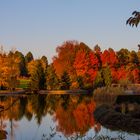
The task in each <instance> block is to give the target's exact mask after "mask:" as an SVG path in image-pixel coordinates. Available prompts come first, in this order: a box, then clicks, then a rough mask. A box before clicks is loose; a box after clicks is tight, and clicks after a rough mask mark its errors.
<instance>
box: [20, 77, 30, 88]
mask: <svg viewBox="0 0 140 140" xmlns="http://www.w3.org/2000/svg"><path fill="white" fill-rule="evenodd" d="M29 83H30V80H29V79H19V86H18V88H22V89H27V88H29Z"/></svg>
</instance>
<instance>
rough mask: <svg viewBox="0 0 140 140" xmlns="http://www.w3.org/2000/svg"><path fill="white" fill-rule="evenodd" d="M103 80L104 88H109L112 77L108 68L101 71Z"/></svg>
mask: <svg viewBox="0 0 140 140" xmlns="http://www.w3.org/2000/svg"><path fill="white" fill-rule="evenodd" d="M102 72H103V79H104V84H105V86H107V87H108V86H110V85H111V83H112V76H111V71H110V68H109V66H107V67H106V68H104V69H103V71H102Z"/></svg>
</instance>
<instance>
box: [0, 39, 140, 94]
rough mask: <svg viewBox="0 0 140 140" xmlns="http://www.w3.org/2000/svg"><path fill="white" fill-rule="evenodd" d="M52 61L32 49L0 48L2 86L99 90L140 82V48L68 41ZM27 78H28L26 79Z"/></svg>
mask: <svg viewBox="0 0 140 140" xmlns="http://www.w3.org/2000/svg"><path fill="white" fill-rule="evenodd" d="M56 52H57V55H56V56H54V57H53V59H52V60H53V61H52V63H51V64H49V63H48V60H47V57H46V56H42V57H41V58H38V59H35V58H34V57H33V54H32V53H31V52H28V53H27V54H26V55H24V54H23V53H22V52H19V51H17V50H11V51H9V52H4V50H3V49H2V47H1V51H0V66H1V67H0V88H1V89H8V90H15V89H16V88H18V87H20V88H30V89H31V90H35V91H36V90H41V89H45V90H58V89H62V90H64V89H96V88H98V87H105V86H106V87H110V86H111V85H112V84H120V81H121V80H123V81H127V82H128V81H129V83H132V84H139V83H140V51H137V52H136V51H134V50H132V51H129V50H128V49H124V48H122V49H120V50H119V51H115V50H113V49H112V48H108V49H106V50H101V48H100V46H99V45H96V46H95V47H94V48H93V49H91V47H89V46H87V45H86V44H85V43H83V42H77V41H66V42H64V43H63V44H62V45H60V46H58V47H57V49H56ZM23 79H25V80H23Z"/></svg>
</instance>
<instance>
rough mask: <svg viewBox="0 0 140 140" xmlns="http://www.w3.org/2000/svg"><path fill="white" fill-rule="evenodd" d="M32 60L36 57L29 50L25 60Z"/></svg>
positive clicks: (27, 61)
mask: <svg viewBox="0 0 140 140" xmlns="http://www.w3.org/2000/svg"><path fill="white" fill-rule="evenodd" d="M32 60H34V57H33V54H32V53H31V52H28V53H27V54H26V55H25V61H26V64H27V63H29V62H31V61H32Z"/></svg>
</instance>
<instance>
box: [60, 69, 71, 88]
mask: <svg viewBox="0 0 140 140" xmlns="http://www.w3.org/2000/svg"><path fill="white" fill-rule="evenodd" d="M70 86H71V81H70V77H69V74H68V73H67V72H66V71H64V73H63V74H62V76H61V89H64V90H67V89H69V88H70Z"/></svg>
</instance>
